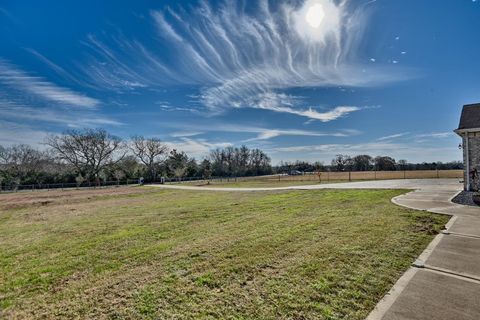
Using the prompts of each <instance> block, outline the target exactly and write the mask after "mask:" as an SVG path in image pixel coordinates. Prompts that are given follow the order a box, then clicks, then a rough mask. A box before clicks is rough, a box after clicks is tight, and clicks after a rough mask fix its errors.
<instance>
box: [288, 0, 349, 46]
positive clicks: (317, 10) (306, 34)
mask: <svg viewBox="0 0 480 320" xmlns="http://www.w3.org/2000/svg"><path fill="white" fill-rule="evenodd" d="M342 3H343V2H342ZM343 10H344V5H343V4H337V2H336V0H304V2H303V5H300V6H299V7H298V8H297V10H295V11H293V12H292V20H291V21H293V24H292V26H293V27H294V28H295V30H296V31H297V33H298V35H299V36H300V38H301V39H302V40H304V41H308V42H310V43H315V44H318V45H322V44H325V41H326V40H327V39H329V38H330V39H331V38H332V37H334V38H338V37H339V35H340V33H341V28H342V16H343Z"/></svg>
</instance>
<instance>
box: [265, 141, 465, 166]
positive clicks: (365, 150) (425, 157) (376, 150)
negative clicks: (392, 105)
mask: <svg viewBox="0 0 480 320" xmlns="http://www.w3.org/2000/svg"><path fill="white" fill-rule="evenodd" d="M266 152H267V153H269V154H270V153H271V155H272V159H274V160H275V161H277V160H278V161H280V160H283V161H292V160H297V159H298V158H299V156H298V154H299V153H301V159H303V160H309V161H324V162H325V163H329V162H330V160H331V159H333V157H334V156H335V155H337V154H348V155H350V156H355V155H358V154H369V155H372V156H377V155H388V156H391V157H394V158H395V159H397V160H398V159H406V160H408V161H411V162H423V161H429V162H430V161H453V160H459V159H461V153H460V151H459V150H458V148H456V146H455V145H452V146H448V145H447V146H444V147H437V146H428V145H413V146H412V145H411V144H405V143H393V142H367V143H359V144H319V145H303V146H290V147H278V148H270V149H266Z"/></svg>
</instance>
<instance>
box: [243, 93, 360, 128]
mask: <svg viewBox="0 0 480 320" xmlns="http://www.w3.org/2000/svg"><path fill="white" fill-rule="evenodd" d="M294 104H295V98H294V97H293V98H292V97H291V96H288V95H285V94H275V93H265V94H262V95H261V96H260V100H259V101H254V102H250V106H251V107H254V108H259V109H264V110H270V111H275V112H282V113H291V114H295V115H298V116H302V117H308V118H310V119H313V120H320V121H322V122H329V121H333V120H336V119H338V118H341V117H343V116H346V115H348V114H349V113H352V112H355V111H359V110H361V109H360V108H358V107H354V106H340V107H335V108H333V109H331V110H329V111H326V112H319V111H317V110H315V109H313V108H308V109H303V110H302V109H297V108H294V107H293V105H294Z"/></svg>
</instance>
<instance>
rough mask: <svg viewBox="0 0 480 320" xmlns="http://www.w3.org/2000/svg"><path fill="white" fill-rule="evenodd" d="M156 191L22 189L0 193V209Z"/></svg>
mask: <svg viewBox="0 0 480 320" xmlns="http://www.w3.org/2000/svg"><path fill="white" fill-rule="evenodd" d="M149 192H155V190H150V189H147V188H142V187H137V186H131V187H118V188H115V187H114V188H97V189H82V190H77V189H70V190H52V191H32V192H27V191H22V192H17V193H6V194H0V209H5V210H7V209H17V208H25V207H30V206H49V205H58V204H66V203H75V202H81V201H85V200H91V199H94V198H98V197H104V196H124V195H131V194H140V193H142V194H143V193H149Z"/></svg>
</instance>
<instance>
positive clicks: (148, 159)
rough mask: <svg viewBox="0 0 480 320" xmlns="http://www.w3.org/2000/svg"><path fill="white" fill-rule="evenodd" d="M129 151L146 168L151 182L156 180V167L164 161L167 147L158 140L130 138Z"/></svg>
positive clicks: (138, 137) (140, 137) (139, 137)
mask: <svg viewBox="0 0 480 320" xmlns="http://www.w3.org/2000/svg"><path fill="white" fill-rule="evenodd" d="M130 149H131V150H132V152H133V154H134V155H135V156H136V157H137V158H138V159H139V160H140V161H141V162H142V163H143V164H144V165H145V166H146V167H147V170H148V174H149V176H150V178H151V179H152V180H154V179H155V178H156V175H157V168H158V166H159V165H160V164H161V163H162V162H164V161H165V159H166V158H167V155H168V147H167V145H166V144H164V143H163V142H162V141H161V140H160V139H157V138H148V139H147V138H144V137H142V136H134V137H132V141H131V146H130Z"/></svg>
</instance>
